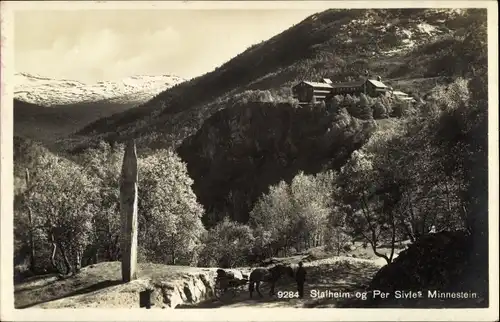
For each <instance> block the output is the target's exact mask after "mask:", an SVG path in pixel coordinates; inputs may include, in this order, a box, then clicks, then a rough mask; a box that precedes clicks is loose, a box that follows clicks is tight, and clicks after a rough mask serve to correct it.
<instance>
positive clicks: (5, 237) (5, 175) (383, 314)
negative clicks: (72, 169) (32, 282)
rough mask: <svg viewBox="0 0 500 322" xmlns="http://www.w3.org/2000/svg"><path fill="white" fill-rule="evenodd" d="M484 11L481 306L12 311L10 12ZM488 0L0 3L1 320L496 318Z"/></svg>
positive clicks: (492, 21) (494, 82) (494, 19)
mask: <svg viewBox="0 0 500 322" xmlns="http://www.w3.org/2000/svg"><path fill="white" fill-rule="evenodd" d="M407 7H418V8H431V7H432V8H471V7H475V8H488V64H489V74H488V81H489V104H490V106H489V124H488V126H489V129H488V130H489V133H488V134H489V238H490V248H489V268H490V308H489V309H326V308H325V309H324V308H321V309H288V308H279V309H252V308H245V309H227V308H226V309H223V308H221V309H185V310H181V309H176V310H158V311H157V310H143V309H142V310H141V309H53V310H38V309H25V310H15V309H13V307H14V303H13V302H14V301H13V285H12V283H13V282H12V276H13V267H12V241H13V228H12V213H13V202H12V200H13V189H12V187H13V168H12V151H13V150H12V149H13V145H12V141H13V131H12V124H13V123H12V122H13V118H12V116H13V113H12V93H13V86H12V83H11V82H9V80H10V79H13V78H12V77H13V73H14V71H13V63H12V61H13V58H14V56H13V42H12V37H13V24H12V21H13V18H14V15H13V13H14V11H17V10H81V9H109V10H113V9H115V10H116V9H120V10H124V9H127V10H136V9H152V8H154V9H182V10H192V9H245V10H255V9H318V11H322V10H324V9H327V8H352V9H354V8H407ZM497 10H498V9H497V2H496V1H440V2H437V1H414V2H411V1H376V2H375V1H307V2H306V1H269V2H265V1H251V2H246V1H238V2H237V1H227V2H226V1H224V2H216V1H203V2H194V1H193V2H180V1H175V2H174V1H172V2H166V1H165V2H160V1H155V2H153V1H151V2H150V1H139V2H137V1H135V2H134V1H112V2H91V1H88V2H87V1H85V2H84V1H75V2H71V1H67V2H66V1H48V2H45V1H33V2H24V1H19V2H17V1H16V2H10V1H8V2H6V1H2V2H1V19H2V29H1V37H2V38H1V44H2V51H1V62H2V67H1V68H2V69H1V74H0V75H1V125H0V133H1V164H0V165H1V167H0V170H1V171H0V173H1V196H2V198H1V203H0V205H1V217H0V218H1V240H2V242H1V248H0V249H1V256H2V257H1V280H0V281H1V305H0V307H1V316H0V318H1V320H9V321H10V320H24V321H68V320H72V321H94V320H95V321H100V320H111V321H129V320H133V321H135V320H141V321H146V320H148V321H161V320H169V321H170V320H174V321H176V320H177V321H221V320H222V321H297V320H300V321H325V320H342V321H360V320H362V321H363V320H365V321H367V320H370V321H392V320H398V321H409V320H413V321H494V320H498V300H499V299H498V201H497V198H498V91H497V89H498V11H497Z"/></svg>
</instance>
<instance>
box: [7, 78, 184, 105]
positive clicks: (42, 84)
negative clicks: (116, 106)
mask: <svg viewBox="0 0 500 322" xmlns="http://www.w3.org/2000/svg"><path fill="white" fill-rule="evenodd" d="M14 77H15V78H14V79H15V81H14V83H15V87H14V98H16V99H18V100H21V101H24V102H27V103H31V104H37V105H41V106H47V107H50V106H54V105H70V104H78V103H89V102H98V101H102V100H109V99H114V98H116V97H123V98H124V100H126V99H129V100H132V101H137V100H139V101H140V102H144V101H147V100H148V99H149V98H151V97H153V96H154V95H156V94H158V93H159V92H161V91H164V90H166V89H168V88H170V87H171V86H173V85H175V84H178V83H180V82H183V81H185V80H184V79H182V78H180V77H178V76H172V75H159V76H149V75H134V76H129V77H126V78H123V79H120V80H116V81H99V82H95V83H84V82H81V81H77V80H70V79H55V78H50V77H45V76H41V75H35V74H30V73H25V72H19V73H16V74H15V76H14ZM134 96H135V97H134Z"/></svg>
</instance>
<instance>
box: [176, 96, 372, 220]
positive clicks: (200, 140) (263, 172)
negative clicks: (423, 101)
mask: <svg viewBox="0 0 500 322" xmlns="http://www.w3.org/2000/svg"><path fill="white" fill-rule="evenodd" d="M375 127H376V123H374V122H373V121H360V120H358V119H355V118H352V117H350V116H349V115H348V114H346V113H331V112H329V111H327V110H326V109H325V108H321V107H319V106H317V107H296V106H293V105H292V104H289V103H263V102H254V103H247V104H244V103H240V104H236V105H235V106H233V107H232V108H228V109H224V110H221V111H219V112H217V113H215V114H214V115H213V116H212V117H210V118H209V119H208V120H207V121H206V122H205V123H204V125H203V126H202V128H201V129H200V130H199V131H198V132H197V133H196V134H195V135H193V136H191V137H189V138H188V139H186V140H185V141H184V142H183V144H182V145H181V146H180V147H179V148H178V152H179V154H180V156H181V157H182V158H183V160H184V161H186V162H187V164H188V171H189V174H190V176H191V177H192V178H193V179H194V187H193V188H194V190H195V192H196V194H197V196H198V198H199V200H200V202H201V203H202V204H203V205H204V206H205V208H206V209H207V210H208V212H209V213H212V214H213V215H214V216H215V217H216V218H214V219H220V217H222V216H225V215H229V216H230V217H232V218H233V219H235V220H238V221H242V222H246V221H247V219H248V213H249V211H250V210H251V205H252V204H253V203H254V201H255V200H256V198H258V197H259V196H260V195H261V194H262V193H263V192H266V191H267V189H268V187H269V185H272V184H276V183H278V182H279V181H281V180H291V179H292V178H293V176H294V175H296V174H297V173H298V171H304V172H306V173H317V172H319V171H321V170H324V169H328V168H337V167H339V166H340V165H342V164H343V162H345V160H346V158H348V157H349V156H350V153H351V152H352V151H354V150H355V149H357V148H359V147H360V146H361V145H362V144H363V143H364V142H365V141H366V140H367V138H368V137H369V135H370V133H371V131H372V130H373V129H374V128H375Z"/></svg>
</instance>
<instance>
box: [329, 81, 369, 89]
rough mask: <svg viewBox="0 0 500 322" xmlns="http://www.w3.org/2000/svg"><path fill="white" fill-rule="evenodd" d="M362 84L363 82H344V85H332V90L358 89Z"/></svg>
mask: <svg viewBox="0 0 500 322" xmlns="http://www.w3.org/2000/svg"><path fill="white" fill-rule="evenodd" d="M363 84H364V81H356V82H345V83H337V84H332V87H334V88H343V87H360V86H361V85H363Z"/></svg>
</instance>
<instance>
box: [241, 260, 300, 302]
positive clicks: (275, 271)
mask: <svg viewBox="0 0 500 322" xmlns="http://www.w3.org/2000/svg"><path fill="white" fill-rule="evenodd" d="M285 274H286V275H288V276H289V277H291V278H293V277H294V270H293V268H292V267H291V266H287V265H283V264H277V265H275V266H273V267H271V268H263V267H258V268H256V269H254V270H253V271H252V272H251V273H250V276H249V278H248V290H249V291H250V298H252V293H253V290H254V285H255V290H256V291H257V293H259V295H260V297H263V296H262V294H261V293H260V290H259V286H260V283H261V282H266V283H270V284H271V290H270V291H269V295H270V296H273V295H274V287H275V285H276V282H277V281H278V279H279V278H280V277H281V276H282V275H285Z"/></svg>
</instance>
